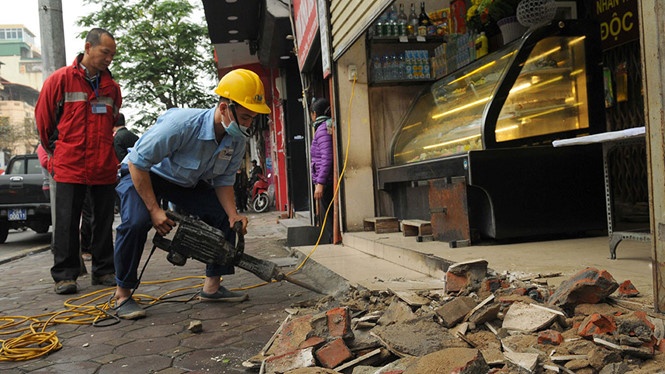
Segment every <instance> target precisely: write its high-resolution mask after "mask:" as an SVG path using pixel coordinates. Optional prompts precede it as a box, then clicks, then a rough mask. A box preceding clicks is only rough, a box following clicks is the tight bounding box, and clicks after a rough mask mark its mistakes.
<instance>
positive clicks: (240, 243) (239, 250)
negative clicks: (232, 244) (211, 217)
mask: <svg viewBox="0 0 665 374" xmlns="http://www.w3.org/2000/svg"><path fill="white" fill-rule="evenodd" d="M233 231H235V232H236V258H235V262H236V263H238V261H240V256H241V255H242V254H243V253H244V252H245V235H243V233H242V221H236V223H234V224H233Z"/></svg>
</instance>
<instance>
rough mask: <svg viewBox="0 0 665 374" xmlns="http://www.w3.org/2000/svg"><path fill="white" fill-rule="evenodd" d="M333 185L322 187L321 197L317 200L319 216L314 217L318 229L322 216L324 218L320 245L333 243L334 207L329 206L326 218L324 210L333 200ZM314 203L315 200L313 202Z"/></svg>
mask: <svg viewBox="0 0 665 374" xmlns="http://www.w3.org/2000/svg"><path fill="white" fill-rule="evenodd" d="M334 192H335V191H334V189H333V185H332V184H325V185H324V186H323V196H321V200H319V204H320V205H319V209H320V210H319V214H318V216H317V217H316V222H317V225H318V226H319V227H321V225H322V224H323V218H324V216H325V217H326V222H325V226H324V229H323V235H322V236H321V243H322V244H329V243H332V242H333V212H334V210H335V207H334V206H330V210H329V211H328V215H327V216H326V215H325V214H326V210H327V209H328V205H330V202H331V201H332V200H333V193H334ZM315 202H316V200H315Z"/></svg>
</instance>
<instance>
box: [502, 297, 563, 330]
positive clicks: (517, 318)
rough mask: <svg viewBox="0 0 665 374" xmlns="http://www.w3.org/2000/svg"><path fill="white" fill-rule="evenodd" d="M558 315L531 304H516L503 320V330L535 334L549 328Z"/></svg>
mask: <svg viewBox="0 0 665 374" xmlns="http://www.w3.org/2000/svg"><path fill="white" fill-rule="evenodd" d="M557 318H558V315H557V314H556V313H554V312H550V311H547V310H546V309H543V308H537V307H535V306H533V305H531V304H526V303H514V304H513V305H511V306H510V307H509V308H508V312H507V313H506V315H505V317H504V318H503V328H504V329H506V330H508V331H518V332H535V331H539V330H542V329H545V328H548V327H549V326H550V325H551V324H552V323H553V322H554V321H555V320H556V319H557Z"/></svg>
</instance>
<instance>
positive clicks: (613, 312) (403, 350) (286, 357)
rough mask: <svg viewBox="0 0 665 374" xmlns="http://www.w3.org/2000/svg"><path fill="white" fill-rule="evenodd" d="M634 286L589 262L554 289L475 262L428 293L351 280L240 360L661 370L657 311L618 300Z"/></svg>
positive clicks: (390, 369) (344, 367)
mask: <svg viewBox="0 0 665 374" xmlns="http://www.w3.org/2000/svg"><path fill="white" fill-rule="evenodd" d="M540 278H543V276H540ZM615 291H616V292H617V296H618V297H615V296H612V295H613V294H614V293H615ZM637 293H638V291H637V290H636V289H635V288H634V287H632V285H631V284H630V281H626V282H624V283H623V284H621V285H619V284H618V283H617V282H616V281H615V280H614V279H613V277H612V276H611V275H610V274H609V273H607V272H606V271H602V270H599V269H595V268H587V269H584V270H582V271H580V272H579V273H577V274H575V275H574V276H573V277H571V278H570V279H568V280H566V281H564V282H563V283H561V285H560V286H559V287H557V288H556V289H554V288H552V287H550V286H547V282H546V281H545V282H542V281H538V279H535V278H533V279H512V277H511V275H496V274H490V273H488V269H487V262H486V261H484V260H477V261H470V262H465V263H459V264H455V265H453V266H451V267H450V268H449V269H448V271H447V273H446V279H445V286H444V287H443V289H441V290H440V291H432V290H429V291H418V292H404V291H395V292H392V291H382V292H371V291H369V290H366V289H359V288H353V289H351V290H349V292H348V293H346V294H345V295H343V296H341V297H340V296H338V297H326V298H323V299H321V300H318V301H315V302H312V303H310V304H309V305H304V304H301V305H297V306H296V308H294V309H293V310H289V312H290V314H289V316H288V317H287V319H286V320H285V321H284V322H283V323H282V325H281V326H280V328H279V329H278V330H277V331H276V332H275V334H274V335H273V337H272V339H270V341H269V342H268V343H267V344H266V346H265V347H264V349H263V350H262V351H261V352H260V353H259V354H258V355H256V356H255V357H253V358H252V359H251V360H248V361H247V362H245V364H244V365H245V366H247V367H255V368H260V369H259V370H260V372H261V373H290V374H296V373H353V374H369V373H376V374H378V373H384V374H387V373H391V374H397V373H405V374H408V373H460V374H461V373H474V374H476V373H601V374H610V373H612V374H620V373H628V372H630V373H665V369H664V368H665V354H663V352H665V340H664V339H663V338H664V337H665V336H664V335H665V323H664V320H663V316H662V315H659V314H656V313H652V312H649V311H648V310H646V308H644V307H643V306H642V305H641V304H639V303H634V302H628V301H623V300H625V299H623V297H630V296H634V295H636V294H637Z"/></svg>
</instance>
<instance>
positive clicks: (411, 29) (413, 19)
mask: <svg viewBox="0 0 665 374" xmlns="http://www.w3.org/2000/svg"><path fill="white" fill-rule="evenodd" d="M406 27H407V29H408V34H409V36H415V35H418V16H417V15H416V6H415V5H413V3H411V13H409V21H408V23H407V25H406Z"/></svg>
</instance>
